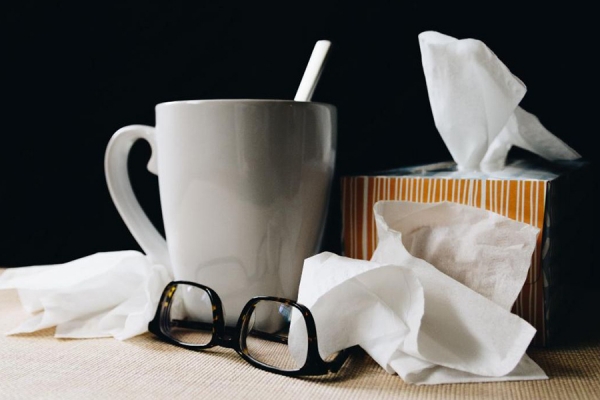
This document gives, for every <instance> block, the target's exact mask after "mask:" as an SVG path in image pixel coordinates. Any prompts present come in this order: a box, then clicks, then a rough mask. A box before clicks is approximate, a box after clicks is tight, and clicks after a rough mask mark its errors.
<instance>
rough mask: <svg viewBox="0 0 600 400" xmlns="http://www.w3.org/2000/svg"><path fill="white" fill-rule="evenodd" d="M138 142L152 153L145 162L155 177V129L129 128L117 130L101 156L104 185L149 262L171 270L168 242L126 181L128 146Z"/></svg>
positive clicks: (129, 182) (137, 126)
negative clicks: (145, 145) (105, 184)
mask: <svg viewBox="0 0 600 400" xmlns="http://www.w3.org/2000/svg"><path fill="white" fill-rule="evenodd" d="M138 139H144V140H146V141H147V142H148V143H149V144H150V148H151V151H152V154H151V157H150V161H148V171H150V172H152V173H153V174H155V175H158V169H157V165H156V137H155V129H154V127H151V126H146V125H129V126H126V127H123V128H121V129H119V130H118V131H116V132H115V133H114V134H113V136H112V137H111V139H110V141H109V142H108V145H107V147H106V153H105V156H104V174H105V176H106V183H107V184H108V191H109V192H110V195H111V197H112V200H113V203H114V204H115V206H116V208H117V211H118V212H119V214H120V215H121V218H123V221H124V222H125V225H126V226H127V228H128V229H129V231H130V232H131V234H132V235H133V237H134V239H135V240H136V241H137V242H138V244H139V245H140V247H141V248H142V250H143V251H144V253H146V255H147V256H148V257H150V259H151V261H152V262H154V263H159V264H162V265H164V266H166V267H170V262H169V252H168V250H167V242H166V240H165V239H164V238H163V237H162V235H161V234H160V233H158V231H157V230H156V227H155V226H154V225H153V224H152V222H150V219H149V218H148V216H147V215H146V213H144V211H143V210H142V207H141V206H140V203H139V202H138V200H137V198H136V197H135V194H134V192H133V189H132V187H131V181H130V180H129V172H128V171H127V158H128V156H129V151H130V150H131V146H133V144H134V143H135V142H136V141H137V140H138Z"/></svg>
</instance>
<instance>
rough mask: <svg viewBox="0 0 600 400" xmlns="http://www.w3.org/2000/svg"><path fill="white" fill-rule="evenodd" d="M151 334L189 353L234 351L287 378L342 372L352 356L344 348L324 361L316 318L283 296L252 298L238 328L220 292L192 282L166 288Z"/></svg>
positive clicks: (253, 362) (244, 309)
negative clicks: (219, 349)
mask: <svg viewBox="0 0 600 400" xmlns="http://www.w3.org/2000/svg"><path fill="white" fill-rule="evenodd" d="M290 323H291V333H290V331H289V329H290ZM148 330H149V331H150V332H152V333H153V334H155V335H156V336H157V337H159V338H160V339H161V340H164V341H166V342H168V343H171V344H174V345H177V346H181V347H184V348H186V349H190V350H202V349H208V348H211V347H215V346H222V347H227V348H231V349H234V350H235V351H236V352H237V353H238V354H239V355H240V356H242V358H243V359H244V360H246V361H247V362H249V363H250V364H252V365H253V366H255V367H257V368H261V369H264V370H266V371H269V372H274V373H278V374H282V375H288V376H298V375H324V374H327V373H328V372H337V371H339V369H340V368H341V367H342V365H343V364H344V361H346V359H347V357H348V350H342V351H339V352H337V353H335V354H333V355H331V356H329V357H327V358H326V359H325V360H324V359H323V358H321V356H320V354H319V350H318V345H317V330H316V327H315V321H314V318H313V316H312V314H311V312H310V310H309V309H308V308H307V307H305V306H303V305H302V304H299V303H296V302H295V301H292V300H289V299H284V298H279V297H272V296H258V297H253V298H252V299H250V301H248V303H246V305H245V306H244V308H243V310H242V312H241V314H240V317H239V319H238V322H237V324H236V326H235V327H229V326H226V325H225V315H224V311H223V305H222V303H221V299H220V298H219V296H218V295H217V293H216V292H215V291H214V290H212V289H211V288H209V287H207V286H204V285H200V284H198V283H194V282H187V281H174V282H171V283H169V284H168V285H167V286H166V287H165V289H164V291H163V294H162V296H161V299H160V302H159V304H158V307H157V309H156V314H155V316H154V319H153V320H152V321H151V322H150V323H149V324H148ZM288 339H289V341H290V343H289V345H288Z"/></svg>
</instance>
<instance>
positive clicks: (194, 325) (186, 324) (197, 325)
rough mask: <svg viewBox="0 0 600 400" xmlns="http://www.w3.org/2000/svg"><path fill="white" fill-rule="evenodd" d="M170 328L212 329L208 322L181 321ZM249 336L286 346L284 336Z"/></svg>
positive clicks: (227, 330)
mask: <svg viewBox="0 0 600 400" xmlns="http://www.w3.org/2000/svg"><path fill="white" fill-rule="evenodd" d="M171 325H172V326H178V327H181V328H187V329H194V330H203V331H210V330H211V329H212V323H210V322H200V321H188V320H182V319H176V320H173V321H171ZM234 332H235V328H234V327H230V326H225V333H227V334H233V333H234ZM248 335H249V336H255V337H259V338H261V339H265V340H269V341H271V342H277V343H284V344H287V342H288V339H287V337H286V336H281V335H277V334H274V333H267V332H261V331H256V330H253V331H251V332H250V333H248Z"/></svg>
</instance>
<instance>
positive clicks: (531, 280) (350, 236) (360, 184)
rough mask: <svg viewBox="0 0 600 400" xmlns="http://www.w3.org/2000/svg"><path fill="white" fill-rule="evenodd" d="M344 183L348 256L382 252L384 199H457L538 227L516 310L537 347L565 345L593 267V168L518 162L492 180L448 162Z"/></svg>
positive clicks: (577, 163) (582, 163) (582, 164)
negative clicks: (578, 290)
mask: <svg viewBox="0 0 600 400" xmlns="http://www.w3.org/2000/svg"><path fill="white" fill-rule="evenodd" d="M341 179H342V181H341V190H342V223H343V225H342V226H343V232H342V241H343V245H342V248H343V252H344V255H345V256H347V257H352V258H358V259H365V260H368V259H370V258H371V256H372V254H373V252H374V250H375V247H376V246H377V232H376V228H375V219H374V217H373V205H374V204H375V203H376V202H377V201H379V200H405V201H416V202H421V203H431V202H438V201H451V202H456V203H460V204H467V205H471V206H475V207H481V208H484V209H486V210H490V211H493V212H496V213H498V214H501V215H504V216H506V217H509V218H512V219H514V220H517V221H521V222H525V223H527V224H530V225H533V226H536V227H538V228H539V229H540V230H541V232H540V235H539V236H538V242H537V246H536V249H535V251H534V254H533V256H532V259H531V267H530V269H529V274H528V276H527V280H526V282H525V284H524V286H523V289H522V291H521V293H520V294H519V296H518V298H517V300H516V302H515V304H514V306H513V312H514V313H515V314H517V315H519V316H521V317H522V318H524V319H525V320H527V321H528V322H529V323H531V324H532V325H533V326H534V327H535V328H536V329H537V334H536V336H535V338H534V340H533V344H534V345H539V346H547V345H549V344H551V343H556V342H558V340H555V339H556V338H559V337H560V336H561V333H562V332H561V331H562V327H563V325H564V320H565V318H566V315H567V313H568V305H569V304H570V303H572V302H571V300H572V297H571V296H572V295H573V294H572V293H570V289H571V287H572V284H573V283H576V281H577V279H578V276H579V277H581V276H584V275H585V274H584V271H585V270H586V269H589V268H591V257H590V256H589V254H588V253H589V251H590V249H591V245H590V238H591V237H592V235H591V234H590V232H591V226H590V224H589V218H588V217H586V216H589V213H591V211H592V204H591V203H592V197H593V196H592V194H591V193H589V190H591V187H592V185H590V184H589V182H590V179H591V168H590V165H589V163H588V162H586V161H582V160H579V161H569V162H561V163H552V164H550V163H546V162H542V161H537V160H535V161H532V160H513V161H510V162H508V163H507V165H506V167H505V169H504V170H502V171H500V172H497V173H493V174H484V173H481V172H465V171H458V170H457V169H456V164H454V163H453V162H445V163H438V164H429V165H421V166H416V167H408V168H399V169H394V170H389V171H383V172H381V173H373V174H365V175H358V176H343V177H342V178H341ZM574 264H577V265H574ZM580 273H582V274H580Z"/></svg>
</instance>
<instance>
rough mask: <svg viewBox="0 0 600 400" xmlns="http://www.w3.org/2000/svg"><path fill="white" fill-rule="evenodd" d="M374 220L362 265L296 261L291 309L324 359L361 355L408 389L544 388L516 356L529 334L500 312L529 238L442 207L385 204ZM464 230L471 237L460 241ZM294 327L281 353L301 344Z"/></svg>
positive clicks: (517, 227)
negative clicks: (306, 317)
mask: <svg viewBox="0 0 600 400" xmlns="http://www.w3.org/2000/svg"><path fill="white" fill-rule="evenodd" d="M374 211H375V214H376V223H377V228H378V234H379V244H378V247H377V249H376V251H375V254H374V255H373V258H372V259H371V260H370V261H363V260H355V259H350V258H345V257H340V256H337V255H334V254H332V253H321V254H319V255H316V256H314V257H311V258H309V259H307V260H306V261H305V264H304V270H303V273H302V278H301V282H300V291H299V299H298V301H299V302H300V303H302V304H304V305H306V306H307V307H309V308H310V309H311V311H312V313H313V316H314V317H315V321H316V325H317V336H318V341H319V351H320V352H321V354H322V355H323V356H326V355H328V354H331V353H333V352H335V351H339V350H341V349H344V348H347V347H351V346H354V345H360V346H361V347H362V348H363V349H364V350H365V351H366V352H367V353H368V354H369V355H371V357H373V359H374V360H375V361H376V362H377V363H379V365H381V366H382V367H383V368H384V369H385V370H386V371H387V372H389V373H397V374H398V375H399V376H400V377H402V379H404V380H405V381H406V382H410V383H415V384H438V383H457V382H484V381H499V380H530V379H546V378H547V376H546V374H545V373H544V372H543V371H542V370H541V368H539V366H537V364H535V362H533V361H532V360H531V359H530V358H529V357H527V355H526V354H525V351H526V349H527V347H528V345H529V344H530V342H531V339H532V338H533V335H534V334H535V329H534V328H533V327H532V326H531V325H530V324H528V323H527V322H526V321H525V320H523V319H521V318H520V317H518V316H516V315H514V314H512V313H511V312H510V310H509V309H510V306H511V305H512V302H514V301H515V299H516V296H517V294H518V292H519V290H520V288H521V287H522V285H523V283H524V280H525V274H526V271H527V268H528V267H529V261H530V259H531V255H532V251H533V248H534V245H535V241H536V237H537V234H538V229H537V228H534V227H531V226H529V225H527V224H523V223H520V222H516V221H513V220H509V219H508V218H504V217H502V216H500V215H497V214H495V213H492V212H489V211H485V210H481V209H477V208H474V207H469V206H463V205H458V204H452V203H446V202H444V203H435V204H428V205H424V207H423V205H420V204H416V203H411V202H385V203H377V204H376V207H375V210H374ZM468 224H472V225H474V226H475V227H476V228H475V229H473V232H472V233H471V234H469V235H466V236H464V235H462V233H464V229H465V226H466V225H468ZM417 240H418V241H419V242H420V243H419V244H418V245H416V244H415V243H416V241H417ZM409 249H412V250H415V249H417V250H419V255H418V256H416V255H414V254H411V253H410V252H409ZM420 257H424V258H420ZM505 257H506V259H508V260H510V261H509V262H507V263H504V262H503V261H502V259H504V258H505ZM427 258H431V259H432V261H430V260H428V259H427ZM440 261H442V263H440ZM433 262H435V263H437V264H440V265H441V266H440V268H441V269H443V272H442V271H441V270H440V268H438V267H437V265H436V264H432V263H433ZM489 262H492V263H493V266H491V267H490V266H489V265H487V264H488V263H489ZM442 264H443V265H442ZM502 264H504V265H502ZM508 264H510V265H508ZM496 269H502V270H503V271H502V270H500V271H498V270H496ZM299 326H300V325H299V324H294V320H292V328H291V332H290V346H301V344H300V343H303V342H302V341H297V342H296V341H295V339H293V335H294V334H297V331H298V327H299ZM295 351H296V350H294V352H295ZM298 351H299V350H298Z"/></svg>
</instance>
